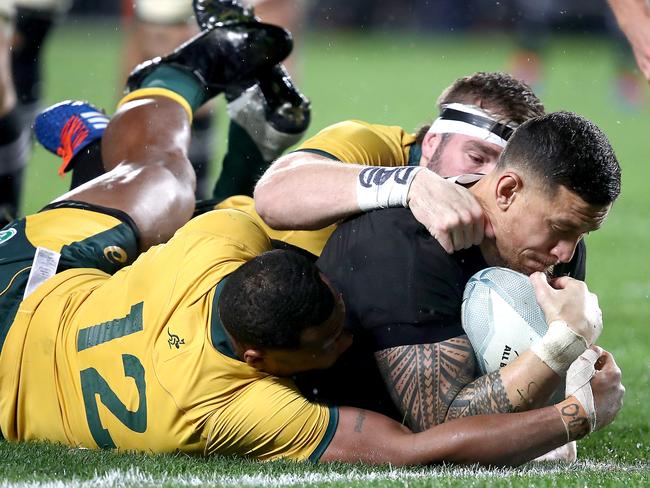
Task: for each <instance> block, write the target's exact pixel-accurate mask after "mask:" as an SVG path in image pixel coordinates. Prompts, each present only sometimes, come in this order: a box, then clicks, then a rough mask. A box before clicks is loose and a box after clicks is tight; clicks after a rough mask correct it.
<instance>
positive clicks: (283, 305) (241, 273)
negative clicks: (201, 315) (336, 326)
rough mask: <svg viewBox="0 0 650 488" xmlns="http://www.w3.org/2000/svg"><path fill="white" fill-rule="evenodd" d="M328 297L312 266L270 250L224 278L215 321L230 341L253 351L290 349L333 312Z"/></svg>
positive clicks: (301, 258)
mask: <svg viewBox="0 0 650 488" xmlns="http://www.w3.org/2000/svg"><path fill="white" fill-rule="evenodd" d="M334 305H335V301H334V295H333V294H332V290H331V289H330V288H329V287H328V286H327V285H326V284H325V282H324V281H323V279H322V278H321V276H320V273H319V271H318V269H317V268H316V266H315V264H314V263H313V262H312V261H310V260H309V259H308V258H307V257H305V256H304V255H301V254H299V253H297V252H295V251H289V250H273V251H269V252H266V253H264V254H261V255H259V256H257V257H256V258H254V259H252V260H251V261H248V262H247V263H245V264H243V265H242V266H241V267H240V268H238V269H237V270H236V271H234V272H233V273H231V274H230V275H229V276H228V281H227V282H226V284H225V285H224V288H223V291H222V292H221V296H220V297H219V306H218V310H219V316H220V318H221V321H222V323H223V325H224V327H225V328H226V330H227V331H228V332H229V333H230V335H231V336H232V337H233V338H234V339H235V341H237V342H239V343H241V344H246V345H249V346H253V347H264V348H270V349H296V348H298V347H299V346H300V338H301V334H302V332H303V330H305V329H306V328H308V327H312V326H317V325H320V324H322V323H323V322H324V321H325V320H326V319H327V318H328V317H329V316H330V315H331V314H332V312H333V311H334Z"/></svg>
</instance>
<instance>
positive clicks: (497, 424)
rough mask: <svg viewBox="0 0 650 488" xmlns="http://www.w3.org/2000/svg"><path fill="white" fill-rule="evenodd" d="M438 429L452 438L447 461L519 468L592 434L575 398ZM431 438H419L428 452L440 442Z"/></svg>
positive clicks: (449, 423)
mask: <svg viewBox="0 0 650 488" xmlns="http://www.w3.org/2000/svg"><path fill="white" fill-rule="evenodd" d="M562 412H564V413H562ZM563 417H564V418H565V419H563ZM569 424H571V425H572V427H571V428H570V430H569V434H567V427H566V426H567V425H569ZM435 429H444V431H443V432H441V433H440V434H441V435H444V436H446V437H449V438H450V441H449V444H450V445H449V446H448V449H449V453H448V455H447V456H446V459H445V461H448V462H453V463H460V464H471V463H480V464H486V465H498V466H517V465H519V464H522V463H525V462H527V461H530V460H532V459H535V458H536V457H538V456H540V455H542V454H545V453H546V452H548V451H550V450H552V449H555V448H557V447H560V446H562V445H564V444H566V443H567V442H568V441H570V440H576V439H580V438H582V437H584V436H585V435H587V433H588V428H587V427H586V415H585V413H584V410H583V409H582V407H581V405H580V404H579V403H578V402H577V401H576V400H575V399H574V398H569V399H567V400H565V401H564V402H562V403H560V404H558V406H551V407H545V408H541V409H537V410H532V411H530V412H521V413H513V414H491V415H482V416H480V417H470V418H464V419H458V420H455V421H453V422H448V423H445V424H442V425H440V426H438V427H436V428H435ZM427 434H429V431H427V432H422V433H420V434H417V435H418V436H422V437H423V438H424V439H423V440H420V439H418V442H421V443H422V444H423V446H424V447H423V448H421V449H422V450H423V451H424V452H426V450H427V449H428V448H430V446H431V443H432V442H436V439H431V438H428V437H427ZM437 439H438V440H437V442H440V441H439V437H438V438H437ZM414 454H416V455H417V454H418V453H417V451H416V452H415V453H414ZM423 462H426V461H423Z"/></svg>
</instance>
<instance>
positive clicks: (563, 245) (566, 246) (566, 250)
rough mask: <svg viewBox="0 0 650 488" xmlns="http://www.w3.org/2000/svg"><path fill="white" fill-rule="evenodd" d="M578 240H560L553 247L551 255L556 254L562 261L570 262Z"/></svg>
mask: <svg viewBox="0 0 650 488" xmlns="http://www.w3.org/2000/svg"><path fill="white" fill-rule="evenodd" d="M578 240H579V239H577V240H561V241H558V242H557V244H555V246H553V249H551V255H552V256H554V257H555V258H556V259H557V260H558V261H559V262H560V263H568V262H569V261H571V258H572V257H573V253H574V252H575V250H576V246H577V245H578Z"/></svg>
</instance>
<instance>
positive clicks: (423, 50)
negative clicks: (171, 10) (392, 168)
mask: <svg viewBox="0 0 650 488" xmlns="http://www.w3.org/2000/svg"><path fill="white" fill-rule="evenodd" d="M302 47H303V52H302V54H303V55H304V56H303V58H304V66H303V69H302V71H303V72H302V77H301V86H302V87H303V88H304V90H305V92H306V93H307V94H308V95H309V96H310V97H311V99H312V101H313V124H312V127H311V132H312V133H313V132H315V131H317V130H318V129H319V128H322V127H324V126H325V125H327V124H330V123H333V122H337V121H340V120H343V119H346V118H360V119H365V120H368V121H372V122H377V123H386V124H395V125H401V126H404V127H406V128H408V129H414V128H416V127H417V126H418V125H419V124H421V123H423V122H426V121H428V120H429V119H430V118H431V117H432V115H433V113H434V104H435V99H436V96H437V94H438V93H439V92H440V91H441V89H442V88H444V87H445V86H446V85H448V84H449V83H450V82H451V81H453V80H454V79H455V78H456V77H458V76H461V75H465V74H468V73H471V72H473V71H476V70H497V69H502V68H504V67H505V66H506V60H507V58H508V56H509V55H510V54H511V52H512V49H513V47H512V44H511V43H510V41H509V40H508V39H507V38H500V37H496V38H495V37H494V36H491V37H482V36H476V37H469V38H467V37H463V36H460V35H458V36H454V37H447V38H440V37H409V36H406V35H403V34H400V35H395V36H393V35H386V34H385V35H371V34H364V35H352V34H346V35H340V34H339V35H335V34H327V35H325V34H318V35H312V36H311V37H309V38H308V39H306V40H305V42H304V43H303V46H302ZM119 55H120V36H119V32H116V31H115V30H113V29H110V28H98V27H97V26H93V27H92V28H88V27H87V26H80V25H77V26H72V27H70V26H68V27H67V28H65V29H60V30H58V31H57V32H56V33H55V35H54V36H53V38H52V42H51V43H50V44H49V45H48V47H47V58H46V67H45V73H46V76H47V85H46V92H45V93H46V102H48V103H49V102H55V101H59V100H61V99H63V98H87V99H89V100H91V101H93V102H95V103H98V104H99V105H101V106H104V107H107V108H108V109H109V110H108V111H109V113H110V112H111V111H112V110H111V107H112V106H113V105H114V102H115V100H116V99H117V98H118V96H119V95H118V92H119V91H118V89H117V87H118V81H117V79H118V76H117V75H116V73H117V72H118V70H117V66H118V59H119ZM617 55H619V54H618V53H615V52H613V51H612V49H611V48H610V46H609V44H608V43H606V42H604V41H602V40H598V39H591V38H589V39H566V38H563V39H556V40H554V42H553V43H552V45H551V47H550V50H549V52H548V53H547V61H546V77H545V79H544V85H543V87H542V92H541V96H542V98H543V100H544V102H545V104H546V106H547V108H548V109H550V110H559V109H567V110H572V111H576V112H579V113H582V114H584V115H586V116H588V117H590V118H591V119H592V120H594V121H595V122H596V123H597V124H598V125H600V126H601V127H602V128H603V129H604V130H605V132H606V133H607V134H608V135H609V136H610V138H611V141H612V143H613V145H614V148H615V149H616V151H617V153H618V156H619V159H620V160H621V163H622V166H623V194H622V196H621V198H620V200H619V201H618V202H617V203H616V205H615V207H614V209H613V211H612V213H611V216H610V218H609V220H608V221H607V222H606V224H605V226H604V228H603V229H602V230H600V231H598V232H596V233H594V234H593V235H591V236H589V238H588V243H589V252H590V257H589V264H588V283H589V285H590V287H591V288H592V289H593V291H595V292H597V293H598V294H599V296H600V302H601V306H602V308H603V310H604V316H605V332H604V333H603V337H602V340H601V344H602V345H603V346H604V347H605V348H607V349H610V350H611V351H612V352H613V353H614V354H615V356H616V358H617V360H618V362H619V364H620V366H621V367H622V369H623V377H624V383H625V385H626V387H627V395H626V399H625V407H624V409H623V411H622V412H621V414H620V415H619V417H618V419H617V420H616V422H615V423H614V424H613V425H612V426H610V427H609V428H607V429H606V430H604V431H602V432H599V433H597V434H595V435H593V436H591V437H590V438H588V439H586V440H584V441H583V442H581V443H580V444H579V445H580V451H579V457H580V459H581V460H583V461H584V464H579V465H577V466H574V467H570V468H564V467H558V466H552V467H550V468H546V470H542V471H538V470H532V468H530V467H524V468H521V469H519V470H510V471H486V470H480V469H474V470H470V471H467V470H459V469H452V468H437V469H431V470H422V469H411V470H406V471H397V472H395V471H391V470H390V469H389V468H381V469H379V468H368V467H347V466H330V467H323V466H317V467H313V466H310V465H299V464H292V463H267V464H258V463H249V462H243V461H238V460H231V459H211V460H202V459H193V458H188V457H186V456H180V455H176V456H144V455H129V454H117V453H113V452H103V453H95V452H90V451H79V450H71V449H68V448H62V447H57V446H50V445H41V444H25V445H13V444H7V443H0V484H2V480H6V481H7V482H18V481H31V482H39V481H50V482H56V481H66V482H68V483H69V482H70V481H71V480H76V482H77V484H83V483H84V480H92V483H99V484H102V485H104V486H119V485H120V484H121V483H120V481H121V482H123V483H126V484H130V485H132V486H140V485H149V486H158V485H161V484H165V485H169V486H171V485H181V484H182V485H192V486H201V485H206V484H212V485H219V484H221V485H228V486H229V485H248V486H255V485H260V484H273V485H281V484H293V485H301V486H303V485H304V486H307V485H309V486H312V485H324V484H334V485H337V486H367V485H368V486H431V485H432V484H433V483H435V484H441V485H445V486H446V485H457V486H469V485H490V486H493V485H498V486H511V485H517V486H519V485H521V484H526V485H535V486H585V485H588V486H620V485H622V484H626V485H629V486H647V485H648V475H649V474H650V469H649V468H648V465H649V463H650V428H649V421H648V414H647V408H648V407H647V405H648V404H650V389H649V387H648V385H649V384H650V354H649V353H650V347H649V344H650V327H648V321H649V319H650V264H648V260H647V258H646V254H647V251H646V246H647V245H648V243H649V242H650V196H649V192H648V190H647V189H646V186H647V182H648V180H649V179H650V165H649V164H648V163H649V161H648V159H650V141H648V139H646V137H647V134H649V133H650V111H649V110H648V109H647V108H646V109H643V110H641V111H630V110H628V109H625V108H624V107H622V106H621V105H620V104H619V103H618V100H617V99H616V97H615V94H614V92H613V90H612V84H611V79H612V75H613V70H614V68H613V66H614V59H615V57H616V56H617ZM221 120H222V124H221V129H220V130H219V134H220V136H219V137H220V139H221V140H222V141H223V132H224V130H223V128H224V127H225V122H224V117H223V116H222V117H221ZM57 164H58V162H57V161H55V160H54V159H53V158H52V157H50V156H49V155H48V154H46V153H45V152H44V151H42V150H37V151H36V152H35V153H34V156H33V159H32V161H31V163H30V167H29V174H28V184H27V192H26V198H25V205H24V208H25V210H26V211H27V212H32V211H35V210H37V209H38V208H39V207H40V206H42V205H43V204H45V203H46V202H47V201H49V200H50V199H51V198H53V197H54V196H56V195H58V194H59V193H61V192H62V191H63V190H64V189H65V188H66V187H67V180H61V179H59V178H58V177H57V176H56V172H55V167H56V165H57ZM216 171H218V164H215V172H216ZM522 435H525V432H522ZM107 473H108V474H107ZM256 476H257V477H256ZM260 476H262V478H260ZM97 477H99V478H100V479H99V481H98V480H97V479H96V478H97ZM100 482H101V483H100ZM89 483H91V482H90V481H86V484H89ZM89 486H90V485H89Z"/></svg>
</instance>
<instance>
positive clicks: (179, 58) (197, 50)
mask: <svg viewBox="0 0 650 488" xmlns="http://www.w3.org/2000/svg"><path fill="white" fill-rule="evenodd" d="M292 47H293V44H292V40H291V34H289V32H287V31H286V30H284V29H283V28H281V27H278V26H275V25H270V24H264V23H261V22H247V23H241V24H233V25H229V26H216V27H212V28H209V29H207V30H205V31H203V32H201V33H199V34H198V35H197V36H195V37H194V38H192V39H190V40H189V41H187V42H186V43H185V44H183V45H182V46H180V47H179V48H177V49H176V50H175V51H174V52H172V53H171V54H168V55H166V56H163V57H157V58H154V59H151V60H149V61H145V62H144V63H142V64H140V65H138V66H136V68H135V69H134V70H133V71H132V72H131V74H130V75H129V78H128V80H127V84H126V92H127V93H128V92H131V91H133V90H136V89H138V88H140V86H141V83H142V81H143V80H144V79H145V78H146V77H147V76H148V75H150V74H151V73H152V72H153V71H154V70H155V69H156V68H157V67H158V66H161V65H168V66H171V67H174V68H178V69H181V70H183V71H186V72H188V73H189V74H191V75H193V76H194V77H195V78H196V79H197V80H198V81H199V82H200V83H201V84H202V85H203V86H204V87H205V89H206V92H207V93H206V95H207V96H206V99H208V98H212V97H214V96H216V95H218V94H219V93H221V92H223V91H225V90H226V89H228V88H232V87H233V86H234V85H239V86H250V85H252V84H253V83H254V81H253V80H254V79H256V77H257V76H258V74H259V73H261V72H265V71H268V70H269V69H270V68H271V67H273V66H274V65H276V64H278V63H279V62H280V61H282V60H283V59H284V58H286V57H287V56H288V55H289V53H291V49H292Z"/></svg>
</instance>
